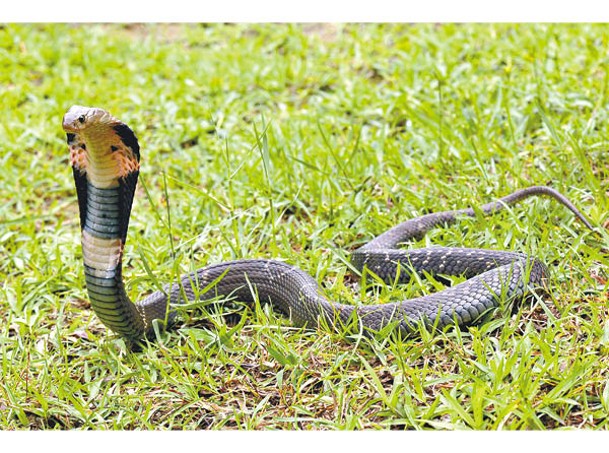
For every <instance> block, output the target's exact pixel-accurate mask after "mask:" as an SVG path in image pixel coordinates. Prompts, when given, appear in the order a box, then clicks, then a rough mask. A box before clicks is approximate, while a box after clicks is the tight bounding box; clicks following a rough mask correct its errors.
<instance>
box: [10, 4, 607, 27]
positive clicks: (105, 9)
mask: <svg viewBox="0 0 609 453" xmlns="http://www.w3.org/2000/svg"><path fill="white" fill-rule="evenodd" d="M0 21H1V22H603V21H609V2H605V1H603V0H578V1H576V2H575V1H572V0H507V1H497V0H452V1H451V0H305V1H298V0H132V1H129V0H70V1H68V0H17V1H11V0H5V1H4V2H3V5H2V8H0Z"/></svg>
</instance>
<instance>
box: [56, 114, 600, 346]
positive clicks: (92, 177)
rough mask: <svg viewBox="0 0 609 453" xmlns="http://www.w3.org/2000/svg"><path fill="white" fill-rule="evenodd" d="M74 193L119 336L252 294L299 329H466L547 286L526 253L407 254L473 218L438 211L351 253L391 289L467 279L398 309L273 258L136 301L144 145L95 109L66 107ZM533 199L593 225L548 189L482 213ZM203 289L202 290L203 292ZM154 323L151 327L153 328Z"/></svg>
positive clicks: (96, 293)
mask: <svg viewBox="0 0 609 453" xmlns="http://www.w3.org/2000/svg"><path fill="white" fill-rule="evenodd" d="M63 129H64V131H65V132H66V134H67V142H68V146H69V150H70V162H71V165H72V169H73V176H74V181H75V185H76V191H77V195H78V204H79V210H80V225H81V233H82V236H81V241H82V249H83V259H84V268H85V281H86V286H87V291H88V294H89V298H90V301H91V306H92V308H93V310H94V311H95V313H96V314H97V316H98V317H99V318H100V319H101V321H102V322H103V323H104V324H105V325H106V326H107V327H109V328H110V329H111V330H113V331H114V332H116V333H118V334H119V335H121V336H123V337H125V338H127V339H129V340H132V341H137V340H140V339H142V338H144V337H145V336H147V335H150V334H151V333H152V332H153V322H159V323H161V324H162V325H163V326H167V325H171V324H172V323H173V322H174V319H175V317H176V311H175V309H174V308H173V307H174V305H176V304H180V303H184V302H185V300H209V299H212V298H216V297H231V298H236V299H238V300H241V301H243V302H251V301H253V300H255V298H256V297H257V298H258V299H259V300H260V301H261V302H270V303H271V304H272V305H273V307H274V308H276V309H278V310H279V311H281V312H282V313H284V314H285V315H287V316H289V317H290V319H291V320H292V322H293V323H294V324H296V325H299V326H304V325H307V326H316V325H318V323H319V322H320V321H322V320H323V321H324V322H326V323H328V324H329V325H331V326H338V325H341V324H347V323H349V322H353V320H354V319H355V320H356V321H357V322H358V323H359V325H360V327H361V328H362V329H363V330H364V331H366V332H376V331H379V330H381V329H383V328H385V327H386V326H392V327H395V328H396V329H398V330H399V331H400V332H403V333H405V334H408V333H411V332H413V331H416V330H417V325H418V324H419V323H421V322H423V323H425V324H426V325H428V326H435V327H439V328H442V327H444V326H447V325H452V324H456V325H459V326H467V325H470V324H472V323H474V322H475V321H477V320H478V319H479V318H480V317H481V315H482V314H483V313H485V312H487V311H488V310H490V309H492V308H494V307H497V306H498V305H499V303H500V302H501V300H508V299H510V300H516V299H522V298H524V297H525V296H526V295H527V294H528V293H529V291H530V290H531V289H532V288H533V287H539V286H542V285H543V281H544V279H545V278H546V277H547V269H546V267H545V265H544V264H543V263H541V262H540V261H539V260H538V259H536V258H533V257H529V256H527V255H525V254H523V253H516V252H509V251H497V250H485V249H467V248H452V247H451V248H448V247H430V248H423V249H413V250H406V249H400V248H398V247H399V245H400V244H401V243H404V242H406V241H409V240H412V239H418V238H421V237H422V236H423V235H425V233H426V232H428V231H429V230H431V229H432V228H435V227H437V226H443V225H448V224H451V223H454V222H455V221H456V220H457V219H458V218H459V217H462V216H474V215H475V213H474V210H473V209H471V208H469V209H459V210H453V211H445V212H437V213H432V214H427V215H423V216H421V217H418V218H414V219H410V220H407V221H405V222H403V223H401V224H399V225H397V226H395V227H394V228H392V229H390V230H388V231H387V232H385V233H383V234H381V235H380V236H378V237H376V238H375V239H373V240H372V241H370V242H369V243H367V244H366V245H364V246H363V247H361V248H359V249H357V250H355V251H354V252H353V253H352V256H351V260H352V263H353V265H354V266H355V267H356V268H357V269H359V270H363V269H364V268H367V269H368V270H369V271H372V272H374V273H375V274H376V275H378V276H379V277H380V278H381V279H383V280H384V281H386V282H389V283H392V282H394V281H395V280H396V276H398V277H399V281H400V282H406V281H408V279H409V278H411V276H412V273H413V272H414V273H417V274H419V275H421V276H424V274H425V273H429V274H431V275H464V276H465V277H467V280H465V281H464V282H462V283H460V284H458V285H455V286H452V287H448V288H447V289H445V290H443V291H440V292H437V293H434V294H430V295H426V296H423V297H418V298H415V299H410V300H406V301H402V302H397V303H388V304H372V305H362V306H352V305H345V304H339V303H335V302H332V301H329V300H328V299H327V298H326V297H325V296H324V295H323V294H322V292H321V290H320V288H319V285H318V283H317V282H316V281H315V280H314V279H313V278H312V277H311V276H309V275H308V274H306V273H305V272H303V271H302V270H300V269H298V268H296V267H293V266H290V265H288V264H286V263H283V262H280V261H275V260H262V259H244V260H236V261H229V262H224V263H219V264H212V265H209V266H207V267H204V268H202V269H199V270H198V271H196V272H193V273H191V274H187V275H185V276H183V277H182V280H181V282H180V283H174V284H168V285H166V286H165V288H164V289H163V290H162V291H157V292H154V293H152V294H151V295H149V296H148V297H146V298H144V299H143V300H141V301H140V302H137V303H135V304H134V303H132V302H131V300H130V299H129V297H128V296H127V293H126V291H125V287H124V283H123V278H122V257H123V249H124V245H125V241H126V238H127V230H128V227H129V217H130V214H131V205H132V202H133V197H134V192H135V187H136V184H137V179H138V175H139V168H140V165H139V161H140V148H139V144H138V140H137V138H136V136H135V134H134V132H133V131H132V130H131V128H129V126H127V125H126V124H125V123H123V122H121V121H120V120H118V119H116V118H114V117H113V116H112V115H110V114H109V113H108V112H106V111H105V110H103V109H100V108H90V107H82V106H73V107H71V108H70V109H69V110H68V111H67V113H66V114H65V116H64V118H63ZM534 195H546V196H550V197H552V198H554V199H556V200H558V201H559V202H560V203H562V204H563V205H565V206H566V207H567V208H568V209H570V210H571V211H572V212H573V213H574V214H575V216H576V217H577V218H579V219H580V220H581V221H582V222H583V223H584V224H585V225H586V226H587V227H588V228H590V229H592V226H591V225H590V224H589V222H588V221H587V220H586V219H585V217H584V216H583V215H582V214H581V213H580V212H579V211H578V210H577V209H576V208H575V206H573V204H572V203H571V202H570V201H569V200H568V199H567V198H565V197H564V196H563V195H561V194H560V193H558V192H557V191H555V190H554V189H551V188H549V187H545V186H533V187H529V188H525V189H521V190H518V191H516V192H514V193H512V194H510V195H507V196H505V197H503V198H500V199H499V200H498V201H495V202H492V203H488V204H485V205H483V206H481V207H480V210H481V211H482V212H483V213H485V214H493V213H496V212H498V211H500V210H502V209H504V208H505V207H506V206H509V205H513V204H515V203H517V202H519V201H521V200H523V199H525V198H528V197H530V196H534ZM204 289H207V291H204ZM155 320H157V321H155Z"/></svg>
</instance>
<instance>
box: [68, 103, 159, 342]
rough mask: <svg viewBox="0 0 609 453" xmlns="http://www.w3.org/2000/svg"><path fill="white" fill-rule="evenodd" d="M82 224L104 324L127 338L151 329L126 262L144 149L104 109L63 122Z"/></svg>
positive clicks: (93, 294) (90, 283) (90, 281)
mask: <svg viewBox="0 0 609 453" xmlns="http://www.w3.org/2000/svg"><path fill="white" fill-rule="evenodd" d="M64 130H65V131H66V133H67V141H68V145H69V148H70V161H71V164H72V169H73V175H74V181H75V185H76V191H77V194H78V204H79V210H80V220H81V243H82V251H83V260H84V267H85V281H86V286H87V292H88V294H89V299H90V301H91V307H92V308H93V310H94V311H95V313H96V314H97V315H98V316H99V318H100V319H101V320H102V322H103V323H104V324H105V325H106V326H108V327H109V328H110V329H112V330H113V331H115V332H116V333H118V334H120V335H122V336H125V337H127V338H132V339H137V338H141V337H142V336H143V334H144V333H145V332H146V330H147V329H148V327H149V326H147V325H146V321H145V317H144V316H142V313H140V310H141V309H140V308H138V307H137V306H136V305H134V304H133V303H132V302H131V300H130V299H129V297H128V295H127V293H126V291H125V286H124V283H123V278H122V258H123V250H124V246H125V241H126V237H127V230H128V228H129V216H130V213H131V205H132V203H133V196H134V193H135V187H136V184H137V178H138V175H139V145H138V142H137V138H136V137H135V134H134V133H133V131H131V129H129V128H128V127H127V126H126V125H125V124H124V123H121V122H120V121H118V120H116V119H115V118H113V117H112V116H110V115H109V114H108V113H107V112H105V111H102V110H100V109H87V108H84V107H72V108H71V109H70V110H69V111H68V113H66V116H65V117H64Z"/></svg>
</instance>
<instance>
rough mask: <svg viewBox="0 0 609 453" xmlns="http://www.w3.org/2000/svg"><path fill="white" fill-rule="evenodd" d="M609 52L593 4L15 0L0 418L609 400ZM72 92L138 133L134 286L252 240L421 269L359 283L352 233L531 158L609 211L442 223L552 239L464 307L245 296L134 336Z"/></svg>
mask: <svg viewBox="0 0 609 453" xmlns="http://www.w3.org/2000/svg"><path fill="white" fill-rule="evenodd" d="M607 55H609V29H608V28H607V27H606V26H601V25H598V26H597V25H518V26H516V25H492V24H489V25H412V26H408V25H315V24H309V25H247V26H245V25H213V26H199V25H185V26H179V25H156V26H155V25H150V26H144V25H129V26H123V25H87V26H69V25H48V26H44V25H4V26H2V27H0V65H1V66H2V67H3V68H5V70H3V71H1V72H0V79H1V80H0V92H1V94H2V99H3V102H2V104H3V106H4V108H3V109H1V110H0V143H1V145H0V164H1V165H0V168H1V170H0V172H1V177H0V197H1V199H2V201H3V202H2V203H0V253H1V256H2V258H3V259H2V260H1V262H0V282H2V283H1V284H0V315H1V316H2V320H3V321H2V323H0V382H1V384H0V427H1V428H2V429H72V428H80V429H135V428H144V429H146V428H149V429H203V428H211V429H330V430H336V429H485V430H489V429H490V430H494V429H508V430H516V429H557V428H592V429H606V428H608V427H609V426H608V424H609V418H608V414H609V372H608V371H607V370H608V369H609V359H608V354H607V353H608V352H609V321H607V320H608V319H609V299H608V296H607V294H608V283H607V281H608V278H609V276H608V271H607V269H608V266H609V254H608V239H607V238H608V236H607V232H606V228H607V222H608V218H609V203H608V198H607V194H608V193H609V192H608V190H609V179H608V173H607V168H608V164H609V157H608V156H609V153H608V152H607V147H608V140H607V137H608V136H609V117H608V110H607V105H608V102H609V93H608V88H609V72H608V71H607V64H608V63H609V62H608V57H607ZM72 104H82V105H91V106H99V107H103V108H106V109H107V110H109V111H110V112H112V113H113V114H115V115H116V116H118V117H119V118H121V119H123V120H124V121H126V122H127V123H128V124H130V125H131V126H132V127H133V128H134V129H135V131H136V133H137V134H138V136H139V138H140V144H141V145H142V159H143V160H142V177H141V181H142V183H143V184H140V185H139V189H138V193H137V195H136V201H135V206H134V211H133V216H132V220H131V229H130V234H129V239H128V242H127V247H126V258H125V275H126V278H127V286H128V291H129V292H130V293H131V294H132V296H133V298H134V299H137V298H139V297H140V296H141V295H143V294H146V293H148V292H150V291H152V290H153V289H154V288H155V285H156V284H157V282H166V281H168V280H170V279H172V278H175V277H176V275H178V274H181V273H183V272H186V271H189V270H192V269H195V268H198V267H200V266H202V265H205V264H207V263H215V262H220V261H224V260H229V259H235V258H245V257H265V258H277V259H282V260H285V261H287V262H289V263H291V264H293V265H296V266H298V267H300V268H302V269H304V270H305V271H307V272H309V273H310V274H311V275H313V276H314V277H315V278H316V279H317V280H318V281H320V282H322V284H323V286H324V289H325V291H326V292H327V294H328V295H329V296H330V297H331V298H333V299H335V300H341V301H346V302H349V303H354V304H357V303H373V302H376V301H381V302H386V301H388V300H394V299H397V298H408V297H412V296H414V295H415V294H420V293H422V292H423V293H424V292H426V291H431V290H433V288H434V287H433V285H431V286H429V285H425V284H423V286H420V285H418V284H416V282H415V283H413V284H410V285H408V286H406V287H405V288H393V287H378V286H375V285H372V284H371V283H370V282H367V283H366V284H365V285H363V286H362V287H358V286H357V285H354V283H353V282H354V279H353V277H351V276H350V273H349V271H348V267H347V266H346V264H345V261H346V260H348V255H349V251H350V250H353V249H354V248H356V247H358V246H360V245H362V244H363V243H365V242H366V241H368V240H370V239H371V238H372V237H374V236H375V235H377V234H379V233H381V232H383V231H384V230H386V229H387V228H388V227H390V226H392V225H395V224H396V223H398V222H399V221H400V220H403V219H407V218H411V217H413V216H416V215H420V214H422V213H425V212H429V211H437V210H445V209H453V208H461V207H465V206H470V205H479V204H481V203H483V202H487V201H490V200H493V199H496V198H498V197H500V196H503V195H506V194H507V193H510V192H512V191H513V190H515V189H517V188H521V187H525V186H528V185H532V184H550V185H552V186H553V187H555V188H557V189H558V190H560V191H562V192H563V193H565V194H566V195H568V196H569V197H570V198H571V199H572V200H573V201H574V202H575V204H576V205H577V206H579V207H580V208H581V209H582V210H583V211H584V212H585V213H586V214H587V216H588V217H589V218H590V219H591V220H592V222H593V223H594V224H595V225H598V226H599V229H600V230H602V231H603V232H602V235H601V236H598V237H594V236H593V235H592V234H590V233H589V232H587V231H586V230H585V229H584V227H583V226H582V225H581V224H580V223H578V222H577V221H575V220H574V219H573V217H572V215H570V213H569V212H568V211H567V210H566V209H564V208H562V207H561V206H558V205H557V204H555V203H551V202H550V201H548V200H534V201H528V202H525V203H523V204H522V205H521V206H520V207H517V208H514V209H512V210H510V211H508V212H506V213H503V214H500V215H497V216H495V217H493V218H475V219H464V220H463V221H462V222H460V223H459V224H458V225H455V226H452V227H450V228H447V229H444V230H437V231H434V232H432V233H431V234H429V235H428V236H427V237H426V238H424V239H423V240H421V241H420V243H419V244H416V246H424V245H428V244H442V245H447V246H457V245H460V246H470V247H486V248H498V249H509V250H520V251H526V252H530V253H532V254H535V255H536V256H538V257H539V258H541V259H542V260H543V261H544V262H546V263H548V264H550V267H551V271H552V286H551V288H550V294H549V295H547V296H545V297H543V298H536V299H534V300H533V301H531V303H530V304H523V305H521V306H519V307H517V308H516V310H512V311H510V310H503V311H500V312H499V313H497V314H496V316H494V317H493V318H491V319H490V320H489V321H488V322H486V323H483V324H481V325H479V326H477V327H473V328H470V329H465V330H462V331H461V330H458V329H454V328H453V329H447V330H446V331H444V332H439V333H436V334H429V333H426V332H423V334H422V336H421V337H416V338H411V339H406V340H398V339H395V338H393V337H391V336H388V337H382V336H380V337H379V338H374V339H369V338H360V337H358V336H357V335H352V334H349V333H344V332H332V331H328V330H324V329H320V330H302V329H296V328H294V327H292V326H291V325H290V323H289V321H287V320H286V319H284V318H283V317H281V316H280V315H278V314H276V313H274V312H273V311H272V310H271V309H270V308H269V307H268V306H253V307H243V306H240V305H239V304H229V305H226V306H221V307H219V308H213V307H198V308H197V309H193V310H191V311H188V312H185V313H184V314H183V322H182V323H181V328H180V329H177V330H172V331H170V332H166V333H162V334H161V335H160V337H159V339H158V341H156V342H154V343H149V344H144V345H143V346H142V347H141V350H140V351H132V350H130V349H129V348H127V346H126V345H125V343H124V342H123V340H121V339H119V338H117V337H116V336H114V335H112V334H110V333H109V332H108V331H107V330H106V329H105V328H104V327H103V326H102V325H101V324H100V322H99V321H98V319H97V318H96V317H95V315H94V314H93V313H92V311H91V310H90V309H89V306H88V302H87V296H86V292H85V289H84V278H83V268H82V263H81V252H80V245H79V232H80V230H79V221H78V215H77V203H76V198H75V191H74V188H73V182H72V178H71V170H70V169H69V165H68V159H67V158H68V153H67V149H66V145H65V138H64V134H63V133H62V131H61V117H62V115H63V113H64V112H65V111H66V110H67V108H68V107H69V106H70V105H72ZM144 185H145V187H146V188H147V191H148V196H147V194H146V191H144V189H143V187H144ZM146 266H149V267H150V268H151V269H152V272H153V275H150V274H149V273H148V272H147V271H146Z"/></svg>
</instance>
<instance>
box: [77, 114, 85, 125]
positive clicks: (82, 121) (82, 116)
mask: <svg viewBox="0 0 609 453" xmlns="http://www.w3.org/2000/svg"><path fill="white" fill-rule="evenodd" d="M85 119H86V118H85V115H80V116H79V117H78V122H79V123H80V124H84V123H85Z"/></svg>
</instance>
